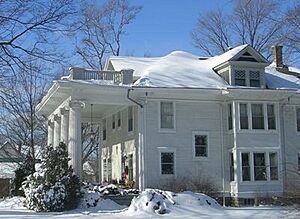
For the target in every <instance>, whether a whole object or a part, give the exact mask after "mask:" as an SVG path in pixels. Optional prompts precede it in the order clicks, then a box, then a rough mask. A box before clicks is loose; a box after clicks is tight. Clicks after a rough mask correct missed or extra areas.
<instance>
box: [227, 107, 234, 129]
mask: <svg viewBox="0 0 300 219" xmlns="http://www.w3.org/2000/svg"><path fill="white" fill-rule="evenodd" d="M232 123H233V120H232V104H231V103H230V104H228V129H229V130H232Z"/></svg>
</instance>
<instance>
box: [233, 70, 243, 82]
mask: <svg viewBox="0 0 300 219" xmlns="http://www.w3.org/2000/svg"><path fill="white" fill-rule="evenodd" d="M234 81H235V85H237V86H246V71H245V70H235V75H234Z"/></svg>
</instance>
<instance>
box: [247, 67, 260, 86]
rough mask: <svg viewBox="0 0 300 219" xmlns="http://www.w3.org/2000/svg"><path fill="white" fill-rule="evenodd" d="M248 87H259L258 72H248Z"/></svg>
mask: <svg viewBox="0 0 300 219" xmlns="http://www.w3.org/2000/svg"><path fill="white" fill-rule="evenodd" d="M249 80H250V87H260V74H259V71H249Z"/></svg>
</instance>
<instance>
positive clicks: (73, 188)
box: [22, 143, 80, 211]
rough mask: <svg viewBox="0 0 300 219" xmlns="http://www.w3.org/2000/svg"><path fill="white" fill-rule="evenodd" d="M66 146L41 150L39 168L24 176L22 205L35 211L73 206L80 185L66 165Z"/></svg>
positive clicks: (65, 208)
mask: <svg viewBox="0 0 300 219" xmlns="http://www.w3.org/2000/svg"><path fill="white" fill-rule="evenodd" d="M68 161H69V158H68V153H67V150H66V145H65V144H64V143H60V144H59V146H58V147H56V148H55V149H54V148H53V147H52V146H47V147H45V150H44V153H43V157H42V163H41V166H40V168H39V169H38V170H37V171H36V172H35V173H33V174H31V175H29V176H28V177H27V180H26V181H25V182H24V183H23V185H22V189H23V191H24V194H25V202H24V205H25V207H27V208H28V209H31V210H35V211H62V210H68V209H72V208H75V207H77V204H78V201H79V197H80V182H79V179H78V177H77V176H75V175H74V173H73V169H72V167H69V166H68Z"/></svg>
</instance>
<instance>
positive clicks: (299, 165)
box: [298, 153, 300, 171]
mask: <svg viewBox="0 0 300 219" xmlns="http://www.w3.org/2000/svg"><path fill="white" fill-rule="evenodd" d="M298 171H300V153H298Z"/></svg>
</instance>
